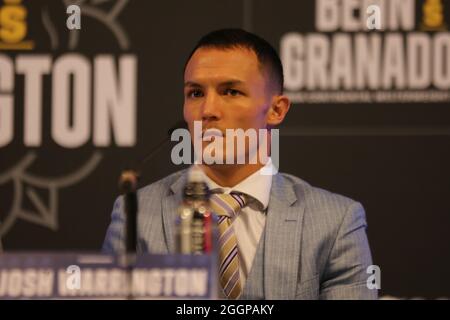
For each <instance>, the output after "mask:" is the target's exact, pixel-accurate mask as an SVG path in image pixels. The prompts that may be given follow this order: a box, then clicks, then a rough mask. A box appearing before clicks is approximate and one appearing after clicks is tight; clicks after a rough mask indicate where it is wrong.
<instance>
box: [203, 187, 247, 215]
mask: <svg viewBox="0 0 450 320" xmlns="http://www.w3.org/2000/svg"><path fill="white" fill-rule="evenodd" d="M210 204H211V209H212V211H213V212H215V213H216V214H217V215H219V216H227V217H229V218H231V219H233V218H235V217H236V216H237V215H238V214H239V212H240V211H241V209H242V208H243V207H245V206H246V204H247V201H246V197H245V195H244V194H242V193H238V192H231V193H230V194H226V193H213V194H212V195H211V198H210Z"/></svg>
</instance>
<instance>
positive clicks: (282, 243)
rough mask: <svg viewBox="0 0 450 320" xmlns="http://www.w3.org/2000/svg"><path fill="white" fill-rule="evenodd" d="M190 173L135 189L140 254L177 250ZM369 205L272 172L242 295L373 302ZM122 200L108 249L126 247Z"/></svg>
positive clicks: (115, 250)
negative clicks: (177, 220) (177, 231)
mask: <svg viewBox="0 0 450 320" xmlns="http://www.w3.org/2000/svg"><path fill="white" fill-rule="evenodd" d="M185 181H186V170H184V171H179V172H176V173H174V174H172V175H170V176H168V177H166V178H164V179H162V180H160V181H158V182H155V183H153V184H151V185H148V186H146V187H144V188H142V189H140V190H139V191H138V203H139V213H138V234H139V236H138V238H139V240H138V251H139V252H151V253H173V252H174V249H175V226H174V222H175V218H176V215H177V206H178V205H179V204H180V202H181V200H182V189H183V186H184V183H185ZM366 227H367V225H366V219H365V213H364V209H363V207H362V206H361V204H359V203H358V202H355V201H353V200H351V199H349V198H346V197H343V196H340V195H337V194H333V193H330V192H328V191H325V190H322V189H318V188H315V187H312V186H310V185H309V184H308V183H306V182H304V181H303V180H301V179H299V178H297V177H294V176H292V175H288V174H282V173H278V174H276V175H275V176H273V180H272V189H271V194H270V200H269V207H268V211H267V220H266V225H265V229H264V232H263V235H262V237H261V240H260V243H259V245H258V249H257V253H256V256H255V259H254V261H253V264H252V269H251V270H250V273H249V275H248V277H247V281H246V284H245V287H244V291H243V295H242V297H241V298H243V299H376V298H377V290H376V289H368V287H367V280H368V277H369V276H370V274H367V273H366V270H367V267H368V266H369V265H371V264H372V258H371V253H370V249H369V245H368V241H367V236H366V232H365V229H366ZM124 229H125V220H124V212H123V201H122V197H119V198H118V199H117V200H116V202H115V204H114V210H113V212H112V221H111V224H110V226H109V228H108V231H107V234H106V239H105V242H104V244H103V252H105V253H120V252H123V251H124Z"/></svg>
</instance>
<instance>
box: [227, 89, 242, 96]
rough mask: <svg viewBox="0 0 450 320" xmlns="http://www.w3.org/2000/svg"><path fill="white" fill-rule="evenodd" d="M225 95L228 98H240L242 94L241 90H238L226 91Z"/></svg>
mask: <svg viewBox="0 0 450 320" xmlns="http://www.w3.org/2000/svg"><path fill="white" fill-rule="evenodd" d="M225 94H226V95H228V96H233V97H234V96H238V95H240V94H241V92H240V91H239V90H236V89H225Z"/></svg>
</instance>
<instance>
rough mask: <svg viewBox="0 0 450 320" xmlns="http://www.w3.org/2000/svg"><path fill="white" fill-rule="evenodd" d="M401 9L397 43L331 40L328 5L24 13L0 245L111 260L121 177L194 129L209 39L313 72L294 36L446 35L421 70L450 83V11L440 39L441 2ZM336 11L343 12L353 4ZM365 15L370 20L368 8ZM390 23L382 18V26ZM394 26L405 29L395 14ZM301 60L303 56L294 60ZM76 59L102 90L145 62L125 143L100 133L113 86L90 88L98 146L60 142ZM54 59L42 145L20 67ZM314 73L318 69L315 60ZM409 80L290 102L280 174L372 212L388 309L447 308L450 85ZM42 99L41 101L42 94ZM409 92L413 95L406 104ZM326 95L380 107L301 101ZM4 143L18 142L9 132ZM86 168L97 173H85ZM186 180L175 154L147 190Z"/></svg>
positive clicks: (4, 158) (42, 5)
mask: <svg viewBox="0 0 450 320" xmlns="http://www.w3.org/2000/svg"><path fill="white" fill-rule="evenodd" d="M390 1H392V2H395V3H397V5H399V8H400V7H402V8H404V10H403V13H402V14H399V13H396V14H397V15H399V16H401V19H404V20H401V21H400V20H399V21H400V22H399V26H398V28H397V29H395V27H393V25H388V26H387V28H386V29H385V30H381V31H370V32H367V31H366V30H362V29H358V30H356V31H346V30H343V28H344V29H345V27H340V28H338V29H337V30H334V31H333V32H327V31H323V30H321V29H320V27H319V26H318V18H317V15H316V13H317V10H318V8H317V3H318V2H320V1H288V0H277V1H275V0H264V1H256V0H253V1H252V0H230V1H206V0H205V1H203V0H201V1H200V0H193V1H175V0H167V1H143V0H142V1H137V0H134V1H104V2H101V1H99V2H97V3H96V2H95V1H92V2H87V3H83V4H82V5H81V13H82V15H81V30H79V31H69V30H68V29H67V28H66V19H67V17H68V15H67V14H66V5H67V4H68V3H70V1H68V2H67V3H66V2H64V1H23V3H22V4H20V5H19V6H21V7H22V8H24V9H25V10H26V12H27V16H26V18H25V20H24V23H25V24H26V26H27V30H26V34H25V35H24V36H23V37H22V39H19V40H16V41H15V42H14V41H12V46H13V48H8V47H7V46H6V45H5V44H6V43H9V44H11V41H9V40H8V38H7V37H6V38H1V36H0V97H5V96H9V97H12V98H13V99H14V108H13V111H14V117H13V119H9V118H8V117H7V113H6V112H4V110H6V108H7V107H6V102H5V100H0V103H3V106H2V105H1V104H0V117H5V118H4V119H7V120H3V121H2V120H1V119H0V126H1V125H4V124H5V123H9V125H12V126H13V130H12V131H13V136H12V138H11V139H6V138H2V139H0V141H6V142H3V143H2V144H1V148H0V194H1V196H0V199H1V201H0V240H1V242H2V244H3V247H4V250H8V251H9V250H98V249H99V248H100V247H101V244H102V241H103V238H104V234H105V230H106V228H107V225H108V223H109V218H110V211H111V209H112V204H113V201H114V199H115V197H116V196H117V194H118V191H117V178H118V175H119V173H120V170H121V169H122V168H124V167H125V166H127V165H128V164H129V163H130V162H132V161H133V160H135V159H141V158H142V157H143V156H144V155H145V154H146V152H148V150H150V149H152V148H153V147H154V146H155V145H156V144H157V143H158V142H159V141H160V140H161V139H162V138H164V137H165V135H166V132H167V128H168V127H170V126H171V125H172V124H173V123H175V122H176V120H178V119H180V118H181V117H182V103H183V95H182V71H183V70H182V68H183V65H184V62H185V58H186V56H187V55H188V54H189V52H190V50H191V49H192V47H193V45H194V43H195V42H196V41H197V40H198V38H199V37H200V36H201V35H203V34H205V33H207V32H208V31H211V30H214V29H218V28H223V27H244V28H246V29H247V30H249V31H253V32H256V33H257V34H259V35H261V36H262V37H264V38H266V39H267V40H269V41H270V42H271V43H272V44H273V45H274V47H275V48H277V50H279V51H283V50H286V51H284V53H285V55H284V56H286V55H289V54H292V55H291V56H290V58H287V59H294V60H295V59H297V61H298V59H301V58H302V57H303V58H305V56H304V54H303V53H302V52H300V51H298V50H299V49H298V48H297V49H296V48H294V49H293V48H282V47H281V39H283V37H284V36H285V35H286V34H288V33H294V34H295V35H296V36H297V37H298V36H299V35H300V36H301V37H303V38H302V39H306V37H307V36H309V35H313V36H315V35H318V34H321V35H325V37H326V38H327V39H328V40H327V41H328V42H327V43H328V45H329V46H333V45H334V43H333V41H334V40H333V37H334V35H335V34H337V33H340V34H345V35H347V36H348V37H349V39H351V41H353V39H354V37H355V35H356V34H357V33H365V34H367V37H369V35H368V34H369V33H370V34H374V33H377V34H378V35H380V37H381V39H382V41H381V42H382V44H385V43H386V42H387V41H388V40H386V39H387V38H388V37H389V36H390V34H393V33H398V34H399V35H400V37H401V39H402V40H401V41H404V44H405V43H406V41H407V40H406V39H407V38H408V37H409V36H410V35H411V34H412V33H420V34H422V35H425V37H426V38H427V39H429V41H430V43H435V42H433V41H434V39H435V37H436V35H437V34H441V35H442V37H443V39H444V40H443V43H444V45H443V46H442V48H443V49H442V55H441V60H439V61H438V60H437V59H436V56H433V54H431V55H430V56H429V57H428V60H426V62H427V63H425V64H422V65H421V68H422V71H423V70H429V71H430V73H431V74H435V73H436V72H437V71H436V70H444V71H442V77H444V78H445V79H448V78H450V40H449V32H448V31H447V26H448V24H450V14H449V13H450V4H449V3H448V2H447V1H442V2H441V4H442V5H443V13H444V16H443V18H444V19H443V20H444V21H443V23H441V24H440V26H437V27H436V26H434V27H433V28H431V27H430V26H428V27H427V26H426V25H425V26H424V25H423V21H424V19H425V18H426V15H427V13H426V12H429V11H426V10H425V8H426V7H425V6H426V5H427V3H428V2H429V1H425V0H423V1H418V0H417V1H413V0H412V1H409V0H404V1H394V0H390ZM332 2H333V1H332ZM334 2H335V3H341V4H343V3H344V2H345V1H334ZM366 2H367V3H370V2H371V1H366ZM372 2H373V1H372ZM382 2H383V1H381V2H380V1H379V2H378V3H382ZM388 2H389V1H388ZM438 2H439V1H438ZM348 3H350V2H348ZM359 3H360V4H361V5H362V8H363V9H364V8H365V7H364V5H366V4H365V3H364V1H360V2H359ZM410 3H411V4H412V5H413V6H414V11H413V13H412V15H413V16H411V15H410V17H409V19H410V20H411V21H412V26H411V27H407V24H408V23H407V22H405V21H406V20H408V17H407V15H408V10H407V8H408V5H409V4H410ZM0 5H2V7H0V10H5V8H6V7H7V4H5V3H4V1H2V2H1V4H0ZM366 6H367V5H366ZM393 8H394V9H392V10H393V11H391V12H396V11H394V10H395V6H394V7H393ZM429 8H431V10H432V12H439V11H436V10H434V11H433V8H434V9H436V8H435V7H433V6H432V7H429ZM385 12H387V11H383V10H382V14H384V13H385ZM405 12H406V13H405ZM102 14H103V15H102ZM352 14H353V16H355V17H357V16H361V15H362V14H364V12H363V11H362V12H361V11H357V10H355V11H353V12H352ZM386 14H387V13H386ZM339 15H340V16H343V15H344V14H343V12H340V13H339ZM405 17H406V18H405ZM392 19H394V20H395V14H394V18H392ZM399 19H400V18H399ZM341 21H342V20H341ZM402 26H403V27H404V28H403V29H402ZM2 27H3V28H5V27H6V22H5V21H0V30H1V28H2ZM391 27H392V28H391ZM408 28H409V29H408ZM119 29H120V30H119ZM405 29H408V30H405ZM118 30H119V31H118ZM8 41H9V42H8ZM21 43H22V44H23V43H31V47H29V48H28V49H27V50H23V48H22V49H20V48H17V46H19V45H20V44H21ZM402 43H403V42H402ZM14 45H16V48H14ZM353 46H354V44H353V42H352V44H350V46H347V47H345V46H343V49H342V50H344V51H343V52H352V51H351V50H352V48H354V47H353ZM405 46H406V45H405ZM372 49H373V48H372ZM289 50H293V51H289ZM296 50H297V51H296ZM332 50H334V49H330V54H331V53H332V52H333V51H332ZM345 50H350V51H345ZM373 50H375V49H373ZM434 50H437V49H436V47H434ZM288 51H289V52H290V53H286V52H288ZM371 52H372V51H371ZM381 52H383V49H381ZM397 52H400V51H395V52H394V53H392V52H391V53H390V54H392V55H393V56H394V58H392V59H394V60H395V54H396V53H397ZM431 52H434V51H431ZM280 53H283V52H280ZM407 53H408V52H407V51H406V50H404V51H401V52H400V53H399V55H400V61H397V62H393V63H394V66H395V63H397V64H398V63H401V62H404V61H406V60H407ZM70 54H76V55H77V57H81V58H82V60H83V59H84V60H83V61H85V65H87V66H88V68H89V70H90V71H92V75H91V76H90V79H91V80H92V82H93V81H94V78H95V77H96V76H98V73H97V74H96V70H95V65H96V63H97V62H96V61H97V60H96V59H98V58H99V57H100V56H101V55H107V56H108V57H110V58H111V59H112V61H114V67H115V68H116V69H114V70H116V71H117V70H118V69H117V68H118V66H119V60H120V59H122V58H124V57H126V56H128V57H129V56H131V57H132V59H135V61H136V66H137V67H136V70H132V68H131V67H130V68H129V69H127V70H125V68H124V69H123V70H121V72H123V73H126V72H129V74H130V75H131V78H134V79H135V80H136V88H134V89H133V88H132V89H130V92H131V93H130V94H131V96H132V98H131V100H130V101H133V97H134V98H135V104H134V105H135V108H136V113H135V118H134V120H133V121H132V125H131V126H128V127H127V124H126V123H125V122H120V121H119V122H118V124H117V125H115V126H113V127H114V129H111V128H110V129H108V128H107V123H108V119H106V122H105V121H104V123H101V122H95V121H94V120H93V119H94V117H95V112H94V109H95V108H96V107H97V106H96V102H95V101H96V98H95V96H96V95H97V94H99V90H100V87H101V86H102V85H104V83H103V82H101V81H100V83H99V84H98V85H97V86H96V87H94V86H91V89H92V93H91V94H90V95H89V97H88V99H89V100H88V101H89V102H90V103H89V104H90V109H89V115H90V117H89V118H88V119H89V123H90V125H89V128H90V129H89V130H88V131H89V134H88V136H87V138H86V139H84V140H83V141H82V142H80V143H78V144H76V146H72V147H67V145H64V143H59V142H57V141H55V139H54V137H53V135H52V129H51V128H52V126H53V125H54V124H53V123H52V114H53V113H54V112H55V108H58V107H60V106H58V105H55V104H54V103H52V100H53V98H52V94H53V93H54V92H53V90H54V88H53V85H54V82H55V78H57V77H56V76H55V74H56V73H57V71H55V68H54V66H55V65H56V63H57V62H58V61H62V58H63V57H67V56H68V55H70ZM282 55H283V54H282ZM42 56H44V57H47V58H48V59H49V61H50V63H51V67H50V69H49V71H48V73H46V74H45V75H43V76H42V77H41V79H42V90H41V92H42V99H41V107H42V114H41V119H37V120H36V118H35V117H31V118H32V119H33V120H32V121H31V122H33V123H38V124H41V126H42V130H40V131H39V130H38V131H32V129H30V128H27V127H26V125H25V124H24V123H25V121H24V119H25V118H26V115H25V113H26V111H25V110H26V107H25V105H26V104H27V102H26V99H27V95H31V94H30V93H29V92H26V90H25V77H24V75H23V74H21V72H20V69H21V67H20V66H19V64H20V63H18V62H17V61H18V60H20V59H22V58H24V57H25V59H29V58H30V57H42ZM21 57H22V58H21ZM2 59H3V60H2ZM5 59H6V60H7V61H9V63H10V64H11V66H12V70H13V72H14V74H13V76H14V78H13V79H14V84H13V86H12V88H11V86H10V87H8V84H7V83H6V82H7V81H5V80H4V79H7V78H8V75H9V74H10V73H9V71H8V69H7V68H5V67H3V69H2V68H1V61H6V60H5ZM305 59H306V58H305ZM310 59H312V58H311V57H310ZM340 59H342V56H340ZM356 59H357V58H356V56H353V57H352V58H351V61H350V62H351V63H352V65H351V66H350V67H352V66H353V67H354V66H355V64H353V63H354V61H355V60H356ZM386 59H390V58H388V57H382V58H381V60H380V61H381V63H383V61H384V60H386ZM397 60H398V59H397ZM37 63H39V62H37ZM42 63H43V62H42ZM283 63H284V64H285V68H286V69H287V70H286V72H294V76H295V72H297V71H298V70H297V71H295V70H293V69H291V68H292V65H291V64H290V63H292V60H290V62H287V61H286V58H283ZM307 63H311V61H308V60H305V64H307ZM339 63H341V62H340V60H339V59H338V60H337V61H330V62H328V65H327V66H328V68H330V69H332V68H333V67H336V66H337V64H339ZM388 69H389V70H391V69H392V66H388V67H387V68H385V69H384V70H385V72H386V70H388ZM408 70H409V69H408V65H407V66H405V67H404V70H403V74H396V75H392V78H393V79H394V80H392V81H388V80H386V81H387V82H386V84H385V86H383V85H381V84H378V85H375V87H373V88H369V87H368V86H367V85H366V86H363V88H358V87H357V86H356V85H354V84H353V85H350V86H349V87H345V86H344V85H341V86H339V87H338V88H336V89H333V88H320V87H318V86H317V85H316V87H314V88H307V87H306V86H303V87H301V86H300V87H298V88H297V89H296V90H295V91H293V90H290V91H289V90H288V91H287V93H288V94H291V95H292V97H297V98H296V103H295V104H294V105H293V106H292V108H291V111H290V113H289V115H288V118H287V120H286V121H285V123H284V124H283V126H282V127H281V128H280V135H281V146H280V165H281V171H284V172H289V173H292V174H295V175H297V176H299V177H301V178H302V179H304V180H306V181H308V182H309V183H311V184H313V185H315V186H320V187H322V188H324V189H328V190H331V191H334V192H337V193H340V194H344V195H347V196H349V197H351V198H354V199H356V200H358V201H360V202H362V203H363V205H364V207H365V209H366V213H367V219H368V224H369V229H368V236H369V241H370V244H371V248H372V253H373V258H374V263H375V264H377V265H379V266H380V268H381V287H382V290H381V295H382V296H395V297H407V298H412V297H426V298H438V297H444V296H445V297H448V296H450V272H449V270H450V257H449V254H450V233H449V227H450V202H449V199H450V167H449V163H450V144H449V142H450V98H449V95H448V92H449V88H450V85H448V81H447V82H445V81H444V80H445V79H444V80H443V81H441V82H443V83H444V85H442V83H441V84H440V85H436V84H433V83H430V84H429V85H425V86H423V87H422V88H414V87H412V86H408V84H405V85H404V86H403V87H401V85H399V83H398V82H396V81H401V80H398V79H399V77H400V78H401V77H402V76H404V75H405V74H406V75H407V74H408ZM401 71H402V70H400V73H401ZM354 72H356V71H351V74H350V75H349V77H350V78H351V79H354V76H355V73H354ZM433 72H434V73H433ZM305 77H306V76H305ZM330 77H331V76H330ZM342 77H344V78H345V75H343V76H342ZM118 79H119V77H117V79H116V80H117V81H118V82H119V85H118V88H119V91H120V90H125V89H124V87H125V86H126V84H125V82H120V81H119V80H118ZM346 79H348V78H346ZM103 80H104V79H103ZM1 81H4V82H5V83H6V84H5V83H3V84H2V82H1ZM343 82H344V83H345V80H343ZM380 83H381V82H380ZM70 84H71V85H73V82H70ZM33 86H34V88H36V87H35V84H34V85H33ZM105 86H106V85H105ZM313 86H314V85H313ZM399 90H401V91H402V92H406V95H400V94H399V93H398V92H399ZM383 91H384V92H390V93H393V94H394V95H393V98H390V100H389V99H388V100H386V101H383V102H382V103H381V102H379V101H376V100H374V99H376V98H375V97H376V95H377V92H378V93H379V92H383ZM314 92H315V93H316V94H319V95H321V94H322V96H325V95H326V94H328V93H329V92H344V93H345V92H350V93H351V92H357V93H361V92H365V93H367V94H369V97H370V98H369V100H365V101H359V100H357V99H356V100H352V98H348V99H350V100H345V101H344V102H342V100H337V99H335V98H333V97H331V98H327V99H325V100H324V101H322V102H320V103H315V102H313V101H312V100H308V99H311V98H308V97H311V96H306V95H303V96H302V95H301V94H302V93H303V94H304V93H314ZM408 92H409V93H411V92H422V93H423V94H424V96H423V98H422V99H419V101H416V102H414V101H412V100H411V98H408V95H407V93H408ZM433 92H434V93H438V94H441V96H440V98H433V97H434V96H433ZM296 94H297V96H295V95H296ZM299 94H300V95H299ZM66 95H67V97H68V99H69V100H70V99H71V97H72V95H73V93H70V91H68V93H67V94H66ZM81 95H82V94H81ZM32 97H33V99H34V98H35V97H36V96H34V95H33V96H32ZM409 97H410V96H409ZM294 100H295V99H294ZM34 103H35V102H34ZM30 105H33V107H29V110H31V109H33V108H37V107H36V105H34V104H30ZM123 105H125V104H123ZM128 107H129V106H128ZM29 110H28V111H27V112H29ZM130 114H133V112H131V113H130ZM8 121H9V122H8ZM11 121H12V122H11ZM71 121H73V119H71ZM71 123H72V122H71ZM105 126H106V127H105ZM94 128H97V129H99V128H100V129H99V130H106V131H107V132H110V133H111V135H110V137H111V140H110V141H109V142H106V143H104V144H103V145H102V144H101V143H98V142H96V141H95V140H96V138H94V136H95V133H94V131H95V130H97V129H94ZM101 128H103V129H101ZM104 128H106V129H104ZM1 129H2V128H1V127H0V132H1V133H2V134H4V135H5V136H4V137H6V133H5V132H7V130H6V129H4V128H3V131H1ZM27 130H29V131H28V132H27ZM118 131H121V132H128V133H129V134H130V135H131V136H133V135H135V139H131V142H128V143H127V142H125V143H124V142H118V141H117V139H116V138H117V137H116V135H118V133H117V132H118ZM35 132H41V133H42V137H41V141H40V142H37V143H36V142H35V143H30V142H29V141H28V142H26V139H25V135H29V137H28V138H27V139H31V140H33V138H30V136H35ZM8 140H9V141H8ZM22 161H25V162H26V161H28V162H26V163H24V162H22ZM22 164H23V165H22ZM17 165H19V167H17ZM18 168H19V169H18ZM20 168H22V170H20ZM83 168H84V169H85V171H79V170H80V169H83ZM178 169H180V168H179V167H177V166H175V165H172V164H171V161H170V146H167V147H166V148H165V149H163V150H162V152H161V153H160V154H159V155H158V157H156V158H155V159H154V160H153V162H152V163H151V164H149V165H148V166H147V167H146V169H145V174H144V176H143V178H142V184H143V185H145V184H147V183H150V182H152V181H155V180H157V179H159V178H162V177H164V176H166V175H167V174H169V173H171V172H174V171H176V170H178ZM71 175H72V176H71ZM36 178H37V179H36ZM61 179H62V180H61ZM64 181H65V182H64Z"/></svg>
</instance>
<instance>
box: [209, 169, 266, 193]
mask: <svg viewBox="0 0 450 320" xmlns="http://www.w3.org/2000/svg"><path fill="white" fill-rule="evenodd" d="M263 166H264V165H263V164H261V163H258V164H240V165H239V164H234V165H231V164H230V165H226V164H222V165H210V166H208V165H202V169H203V172H205V174H206V175H207V176H208V177H209V178H210V179H211V180H212V181H214V182H215V183H217V184H218V185H219V186H222V187H227V188H231V187H234V186H235V185H237V184H238V183H240V182H241V181H244V180H245V179H246V178H247V177H249V176H251V175H252V174H253V173H255V172H256V171H258V170H259V169H261V168H262V167H263Z"/></svg>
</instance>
